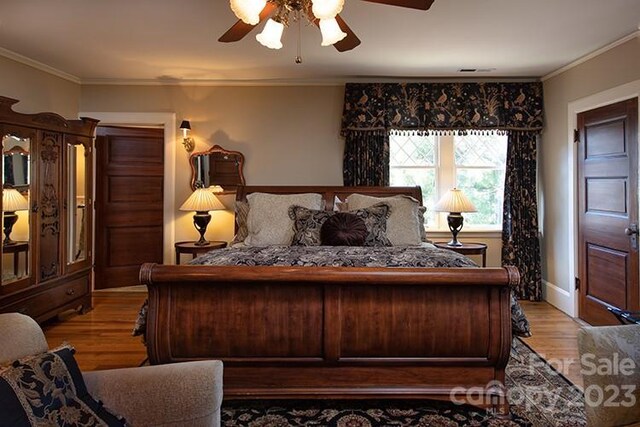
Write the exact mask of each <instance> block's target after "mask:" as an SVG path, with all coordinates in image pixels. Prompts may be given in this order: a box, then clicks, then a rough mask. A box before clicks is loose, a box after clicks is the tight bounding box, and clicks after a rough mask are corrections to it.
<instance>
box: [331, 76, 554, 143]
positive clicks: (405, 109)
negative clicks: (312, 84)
mask: <svg viewBox="0 0 640 427" xmlns="http://www.w3.org/2000/svg"><path fill="white" fill-rule="evenodd" d="M468 129H476V130H501V131H507V130H520V131H536V132H539V131H541V130H542V84H541V83H539V82H532V83H347V85H346V88H345V102H344V113H343V116H342V134H343V135H346V134H347V133H351V132H376V133H378V132H391V131H417V132H420V133H428V132H429V131H436V132H437V131H457V130H468Z"/></svg>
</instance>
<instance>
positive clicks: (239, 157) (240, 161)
mask: <svg viewBox="0 0 640 427" xmlns="http://www.w3.org/2000/svg"><path fill="white" fill-rule="evenodd" d="M217 153H220V154H222V155H223V156H234V157H235V158H236V166H237V167H238V179H239V180H240V182H239V183H238V184H236V185H234V186H228V185H227V186H223V189H224V191H223V192H222V193H221V194H231V193H235V191H236V187H237V186H238V185H245V180H244V174H243V168H244V155H243V154H242V153H241V152H239V151H231V150H225V149H224V148H222V147H221V146H219V145H217V144H216V145H214V146H213V147H211V148H210V149H208V150H207V151H199V152H197V153H192V154H191V156H189V166H190V167H191V190H193V191H195V190H196V182H197V177H196V173H197V171H196V158H197V157H198V156H206V155H212V154H217ZM210 185H216V183H211V184H210Z"/></svg>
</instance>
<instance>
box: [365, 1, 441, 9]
mask: <svg viewBox="0 0 640 427" xmlns="http://www.w3.org/2000/svg"><path fill="white" fill-rule="evenodd" d="M364 1H368V2H370V3H380V4H388V5H389V6H399V7H408V8H411V9H420V10H429V8H430V7H431V5H432V4H433V1H434V0H364Z"/></svg>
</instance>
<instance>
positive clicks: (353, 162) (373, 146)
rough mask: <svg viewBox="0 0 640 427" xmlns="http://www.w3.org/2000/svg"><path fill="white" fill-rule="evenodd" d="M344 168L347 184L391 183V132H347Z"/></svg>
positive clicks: (375, 184)
mask: <svg viewBox="0 0 640 427" xmlns="http://www.w3.org/2000/svg"><path fill="white" fill-rule="evenodd" d="M342 170H343V176H344V185H346V186H358V187H360V186H385V185H389V134H388V133H386V132H362V133H359V132H350V133H349V134H347V136H346V138H345V145H344V160H343V169H342Z"/></svg>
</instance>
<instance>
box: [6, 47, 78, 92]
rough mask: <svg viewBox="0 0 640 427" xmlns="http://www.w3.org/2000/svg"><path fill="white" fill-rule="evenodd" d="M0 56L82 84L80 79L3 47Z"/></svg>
mask: <svg viewBox="0 0 640 427" xmlns="http://www.w3.org/2000/svg"><path fill="white" fill-rule="evenodd" d="M0 56H4V57H5V58H9V59H11V60H13V61H16V62H19V63H21V64H24V65H28V66H29V67H33V68H35V69H37V70H40V71H44V72H45V73H47V74H52V75H54V76H56V77H60V78H61V79H64V80H68V81H70V82H72V83H76V84H81V83H82V81H81V80H80V77H77V76H74V75H73V74H69V73H67V72H64V71H62V70H59V69H57V68H55V67H51V66H50V65H47V64H43V63H42V62H40V61H36V60H35V59H31V58H27V57H26V56H24V55H20V54H19V53H16V52H14V51H12V50H9V49H5V48H3V47H0Z"/></svg>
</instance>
